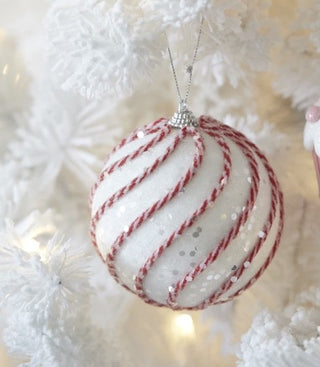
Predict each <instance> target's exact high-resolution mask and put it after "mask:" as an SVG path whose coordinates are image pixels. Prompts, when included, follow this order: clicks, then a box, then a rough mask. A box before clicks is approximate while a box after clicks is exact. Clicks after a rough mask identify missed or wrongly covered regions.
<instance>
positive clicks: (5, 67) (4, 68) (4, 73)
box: [2, 64, 9, 75]
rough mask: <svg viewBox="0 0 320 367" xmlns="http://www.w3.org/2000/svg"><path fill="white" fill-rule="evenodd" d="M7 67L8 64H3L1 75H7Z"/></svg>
mask: <svg viewBox="0 0 320 367" xmlns="http://www.w3.org/2000/svg"><path fill="white" fill-rule="evenodd" d="M8 67H9V65H8V64H5V66H4V67H3V69H2V74H3V75H7V73H8Z"/></svg>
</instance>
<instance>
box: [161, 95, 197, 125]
mask: <svg viewBox="0 0 320 367" xmlns="http://www.w3.org/2000/svg"><path fill="white" fill-rule="evenodd" d="M168 124H169V125H170V126H172V127H179V128H182V127H183V126H193V127H197V126H198V119H197V118H196V117H195V115H194V114H193V112H192V111H190V110H189V108H188V106H187V104H186V103H184V101H183V102H180V103H179V109H178V111H177V112H175V114H174V115H173V116H172V117H171V119H170V120H169V122H168Z"/></svg>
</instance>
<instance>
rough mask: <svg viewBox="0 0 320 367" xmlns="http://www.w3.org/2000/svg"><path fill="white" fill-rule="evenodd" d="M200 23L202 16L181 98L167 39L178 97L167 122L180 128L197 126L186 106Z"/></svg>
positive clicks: (196, 52)
mask: <svg viewBox="0 0 320 367" xmlns="http://www.w3.org/2000/svg"><path fill="white" fill-rule="evenodd" d="M202 25H203V17H201V21H200V28H199V32H198V38H197V43H196V47H195V49H194V53H193V57H192V61H191V64H190V65H188V66H187V68H186V72H187V74H189V78H188V83H187V86H186V91H185V97H184V98H182V96H181V91H180V87H179V82H178V78H177V73H176V69H175V67H174V64H173V58H172V53H171V49H170V45H169V40H168V55H169V59H170V64H171V70H172V74H173V78H174V81H175V85H176V90H177V94H178V97H179V108H178V111H177V112H175V114H174V115H173V116H172V117H171V119H169V121H168V124H169V125H170V126H172V127H178V128H182V127H183V126H194V127H196V126H198V119H197V118H196V117H195V115H194V114H193V112H192V111H191V110H190V109H189V108H188V98H189V94H190V88H191V81H192V74H193V66H194V63H195V61H196V58H197V54H198V50H199V45H200V37H201V33H202Z"/></svg>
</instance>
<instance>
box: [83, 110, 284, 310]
mask: <svg viewBox="0 0 320 367" xmlns="http://www.w3.org/2000/svg"><path fill="white" fill-rule="evenodd" d="M199 121H200V129H196V128H194V127H183V128H182V129H181V130H180V132H179V134H178V135H177V136H176V137H175V139H174V141H173V143H172V144H171V145H170V146H168V148H167V149H166V151H165V153H164V154H163V155H162V156H161V157H159V158H157V159H156V160H155V161H154V162H153V164H152V165H151V166H150V167H148V168H147V169H146V170H145V171H144V172H143V174H141V175H140V176H137V177H135V178H134V179H133V180H131V182H130V183H129V184H128V185H125V186H123V187H122V188H120V189H119V190H118V191H117V192H116V193H114V194H113V195H112V196H111V197H110V198H107V200H105V201H104V203H103V204H102V205H101V206H100V207H99V208H98V209H97V211H96V212H95V214H94V215H93V217H92V221H91V231H90V233H91V238H92V243H93V245H94V247H95V248H96V250H97V252H98V253H99V255H100V256H101V254H100V251H99V250H98V247H97V242H96V234H95V231H96V227H97V224H98V223H99V221H100V219H101V217H102V216H103V214H104V213H105V210H106V209H107V208H111V207H112V206H113V204H114V203H115V202H116V201H117V200H119V199H121V198H122V197H123V196H124V195H125V194H126V193H128V192H129V191H131V190H132V189H133V188H134V187H135V186H136V185H138V184H139V183H141V182H142V181H143V180H144V179H145V178H146V177H148V176H150V174H151V173H152V172H154V171H155V169H157V168H158V167H159V166H160V165H161V164H162V163H163V162H165V161H166V160H167V158H168V157H169V156H170V155H171V154H172V153H173V152H174V151H175V150H176V148H177V147H178V145H179V144H180V143H181V141H183V139H185V138H186V137H187V136H191V137H192V138H193V140H194V144H195V154H194V157H193V161H192V164H191V166H190V167H189V169H188V170H187V172H186V174H185V175H184V177H183V178H181V179H180V180H179V181H178V183H177V184H176V185H175V187H174V188H172V189H171V190H170V191H169V192H168V193H167V194H166V195H165V196H164V197H163V198H162V199H160V200H158V201H157V202H155V203H154V204H153V205H152V206H151V207H150V208H148V209H147V210H145V211H144V212H143V213H142V214H141V215H139V216H138V217H137V218H136V219H135V220H134V221H133V222H132V223H131V224H130V225H129V229H128V230H126V231H122V232H121V233H120V235H119V236H118V237H117V238H116V240H115V241H114V243H113V244H112V246H111V249H110V252H109V254H108V255H107V258H106V259H104V258H103V261H105V262H106V263H107V266H108V269H109V271H110V273H111V275H112V276H113V277H114V278H115V279H116V281H118V282H119V283H120V284H121V285H122V286H124V287H125V288H126V289H128V290H130V291H132V292H133V293H136V294H137V295H138V296H139V297H141V298H142V299H143V300H144V301H145V302H146V303H149V304H153V305H157V306H160V307H162V306H169V307H171V308H173V309H180V307H179V306H178V305H177V298H178V296H179V294H180V292H182V291H183V290H184V288H185V287H186V286H187V284H188V282H190V281H192V280H194V279H195V278H196V277H197V276H198V275H199V274H201V273H202V272H203V271H204V270H205V269H206V267H207V266H208V265H210V264H212V263H213V262H214V261H216V259H217V258H218V256H219V255H220V254H221V253H222V252H223V251H225V249H226V248H227V247H228V246H229V244H230V242H231V241H232V240H233V239H234V238H236V236H237V235H238V233H239V231H240V228H241V227H242V226H243V225H244V224H245V223H246V222H247V220H248V217H249V215H250V213H251V211H252V210H253V207H254V204H255V201H256V198H257V195H258V190H259V182H260V177H259V173H258V163H257V161H256V158H255V155H257V156H258V157H259V158H260V159H261V161H262V163H263V165H264V167H265V169H266V171H267V173H268V177H269V180H270V184H271V197H272V202H271V207H270V212H269V215H268V220H267V222H266V224H265V226H264V228H263V232H264V233H265V236H264V237H263V238H259V239H258V240H257V242H256V244H255V246H254V248H253V249H252V250H251V251H250V253H249V254H248V256H247V257H246V259H245V260H244V261H243V262H242V263H241V265H240V266H239V267H238V268H237V269H236V270H235V271H233V273H231V274H230V276H229V277H228V279H227V280H226V281H225V282H224V283H223V284H222V285H221V287H220V289H219V290H218V291H217V292H214V293H213V294H212V295H211V296H210V297H208V298H207V299H205V300H204V301H202V302H201V303H200V304H199V305H197V306H195V307H189V308H188V309H202V308H205V307H206V306H208V305H209V304H213V303H222V302H226V301H227V300H229V299H231V298H233V297H234V296H236V295H238V294H240V293H241V292H242V291H243V290H244V289H246V288H248V287H249V286H250V285H251V284H252V283H253V282H254V281H255V280H256V279H258V277H259V276H260V275H261V274H262V273H263V271H264V270H265V268H266V267H267V266H268V265H269V263H270V262H271V260H272V258H273V256H274V254H275V252H276V249H277V247H278V245H279V242H280V237H281V232H282V228H283V200H282V193H281V191H280V188H279V185H278V182H277V179H276V177H275V175H274V173H273V170H272V168H271V167H270V165H269V163H268V161H267V159H266V158H265V156H264V155H263V154H262V153H261V152H260V150H259V149H258V148H257V147H256V146H255V145H254V144H253V143H252V142H250V141H249V140H248V139H247V138H246V137H245V136H244V135H243V134H241V133H240V132H238V131H236V130H234V129H232V128H231V127H228V126H226V125H223V124H221V123H219V122H218V121H216V120H214V119H212V118H210V117H205V116H202V117H200V119H199ZM140 130H141V129H137V130H136V131H135V132H133V133H132V134H131V135H130V136H129V137H128V138H126V139H123V140H122V141H121V142H120V144H118V146H116V147H115V148H114V150H113V151H112V152H111V153H110V155H109V157H112V155H113V154H114V153H115V152H117V151H118V150H119V149H121V148H122V147H123V146H124V145H126V144H127V143H130V142H132V141H134V140H136V139H137V138H138V135H137V134H138V132H139V131H140ZM143 132H144V134H145V135H148V134H156V135H155V136H154V137H153V138H152V139H151V140H150V142H148V143H147V144H145V145H143V146H141V147H139V148H138V149H137V150H135V151H134V152H132V153H130V154H128V155H126V156H124V157H123V158H121V159H119V160H117V161H115V162H114V163H112V164H111V165H109V166H108V165H107V166H106V168H105V169H104V170H103V171H102V173H101V174H100V176H99V178H98V181H97V182H96V183H95V184H94V186H93V188H92V191H91V196H90V204H91V203H92V198H93V196H94V194H95V192H96V190H97V189H98V187H99V186H100V184H101V183H102V182H103V181H104V180H105V179H106V177H107V176H108V175H110V174H111V173H112V172H113V171H114V170H116V169H117V168H119V167H122V166H123V165H124V164H125V163H126V162H128V161H131V160H134V159H135V158H136V157H138V156H140V155H141V154H142V153H144V152H146V151H147V150H148V149H150V148H151V147H153V146H154V145H156V144H157V143H158V142H160V141H161V140H163V139H164V138H165V137H166V136H167V135H168V134H169V133H170V132H171V127H170V126H169V125H168V124H167V123H166V120H165V119H159V120H157V121H155V122H154V123H152V124H149V125H147V126H146V127H145V128H144V129H143ZM201 133H205V134H208V135H210V136H211V137H212V138H213V139H215V141H216V142H217V143H218V145H219V147H220V149H221V151H222V155H223V169H222V172H221V175H220V178H219V180H218V186H217V187H215V188H214V189H213V191H212V192H211V193H210V195H209V196H208V197H207V198H206V199H205V200H204V202H203V203H202V204H201V206H200V207H199V208H198V209H197V210H195V211H194V212H193V213H192V214H191V215H190V216H189V217H188V218H187V219H186V220H185V221H184V222H183V223H182V224H181V225H180V226H179V228H177V229H176V230H175V231H174V232H172V233H171V235H170V236H169V237H168V238H167V240H166V241H164V242H163V243H162V244H161V245H160V246H159V248H158V249H157V250H156V251H155V252H154V253H153V254H152V255H151V256H150V257H149V258H148V259H147V260H146V262H145V263H144V265H143V266H142V267H141V268H140V270H139V272H138V274H137V275H136V277H135V291H133V290H131V289H130V288H129V287H127V286H126V285H125V284H124V283H123V282H121V280H120V279H119V277H118V274H117V271H116V267H115V260H116V256H117V254H118V252H119V251H120V249H121V246H122V245H123V243H124V242H125V240H126V239H127V238H128V237H129V236H130V235H131V234H132V233H133V232H134V231H135V230H136V229H137V228H139V227H140V226H141V225H142V224H143V223H144V222H145V221H146V220H147V219H148V218H150V217H151V216H152V215H153V214H154V213H155V212H156V211H158V210H159V209H161V208H162V207H164V206H165V204H167V203H168V202H169V201H170V200H172V199H173V198H174V197H175V196H176V195H177V194H178V193H179V192H180V191H181V189H183V188H185V187H186V185H187V184H188V183H189V182H190V181H191V179H192V178H193V177H194V175H195V173H196V170H197V168H199V167H200V165H201V163H202V157H203V154H204V150H205V146H204V141H203V138H202V135H201ZM224 137H227V138H228V139H230V140H232V141H233V142H234V143H235V144H236V145H237V146H238V147H239V148H240V149H241V151H242V152H243V154H244V155H245V156H246V157H247V159H248V162H249V167H250V171H251V178H252V179H251V184H250V190H249V196H248V198H247V200H246V203H245V210H244V211H243V212H242V213H241V214H240V215H239V216H238V218H237V221H236V223H235V225H234V226H232V227H231V228H230V230H229V232H228V233H227V234H226V236H224V238H222V239H221V240H220V242H219V244H218V246H215V244H213V247H214V248H215V249H214V250H213V251H212V252H210V253H209V254H208V256H207V257H206V258H205V259H204V260H203V261H201V262H200V263H199V264H197V265H196V266H195V268H194V269H193V270H192V271H190V272H188V273H187V274H186V275H185V276H184V277H183V278H182V279H181V280H180V281H178V282H177V283H176V284H175V285H174V287H173V290H172V291H170V292H169V293H168V299H167V304H166V305H163V304H160V303H158V302H155V301H154V300H152V299H150V298H149V297H148V296H147V295H146V293H145V291H144V287H143V282H144V279H145V277H146V275H147V274H148V272H149V270H150V269H151V268H152V266H153V265H154V263H155V262H156V261H157V260H158V259H159V258H160V257H161V256H162V254H163V253H164V251H165V250H166V249H167V248H168V247H170V246H171V245H172V244H173V243H174V240H175V239H176V238H177V237H178V236H180V235H181V234H182V233H183V232H184V231H185V230H186V229H187V228H189V227H190V226H192V225H193V224H194V222H195V221H196V220H197V219H198V218H199V217H200V216H201V215H203V214H204V213H205V211H206V210H207V209H208V207H209V206H210V205H211V204H212V203H214V201H215V200H216V199H217V198H218V197H219V195H220V194H221V192H222V191H223V189H224V187H225V186H226V184H227V183H228V180H229V177H230V173H231V165H232V162H231V156H230V149H229V146H228V144H227V143H226V141H225V139H224ZM278 205H279V229H278V233H277V237H276V240H275V243H274V245H273V247H272V250H271V252H270V254H269V256H268V257H267V259H266V261H265V262H264V264H263V265H262V267H261V268H260V269H259V271H258V272H257V273H256V274H255V275H254V277H253V278H252V279H251V280H250V281H249V282H248V283H247V284H246V285H245V286H244V287H243V288H241V289H239V290H238V291H236V292H235V293H234V294H232V295H231V296H229V297H228V299H226V300H224V299H221V300H220V299H219V298H220V297H221V296H222V295H223V294H224V293H225V292H226V291H227V290H228V289H230V287H231V286H232V285H233V284H234V283H233V282H232V281H231V278H232V277H237V279H239V278H240V277H241V276H242V274H243V272H244V270H245V265H244V264H245V263H246V262H248V261H249V262H251V261H252V260H253V259H254V257H255V256H256V255H257V253H258V252H259V250H260V249H261V247H262V245H263V243H264V241H265V239H266V238H267V235H268V233H269V231H270V229H271V227H272V224H273V222H274V219H275V216H276V214H277V207H278Z"/></svg>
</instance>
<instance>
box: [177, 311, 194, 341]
mask: <svg viewBox="0 0 320 367" xmlns="http://www.w3.org/2000/svg"><path fill="white" fill-rule="evenodd" d="M172 329H173V330H174V332H175V334H176V335H177V336H184V337H192V336H194V324H193V320H192V317H191V316H190V315H188V314H181V315H178V316H175V317H174V319H173V322H172Z"/></svg>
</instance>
